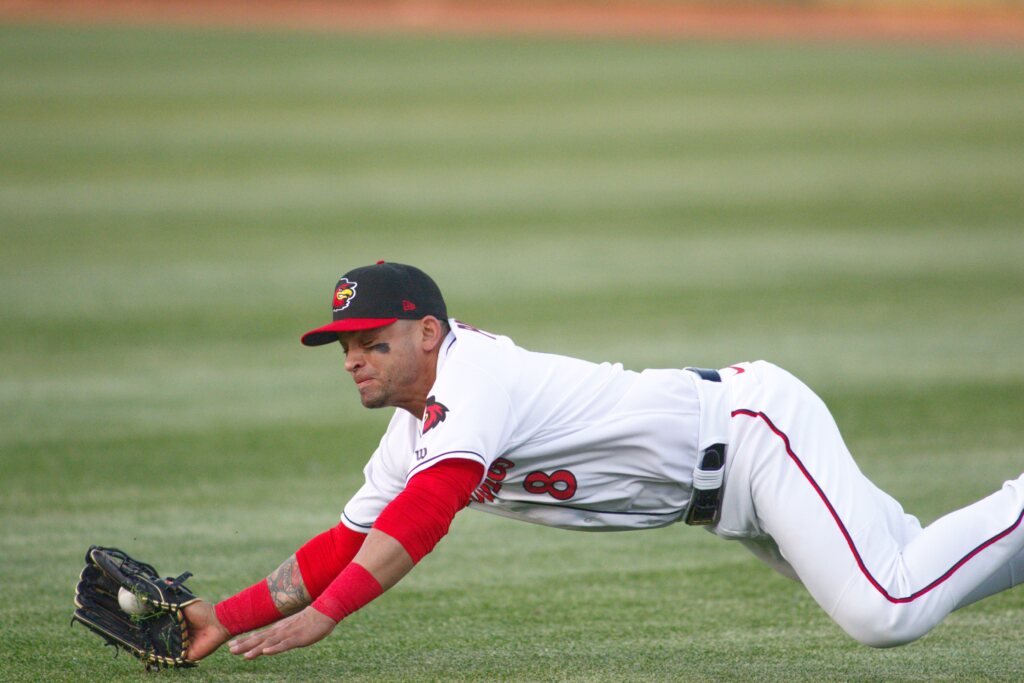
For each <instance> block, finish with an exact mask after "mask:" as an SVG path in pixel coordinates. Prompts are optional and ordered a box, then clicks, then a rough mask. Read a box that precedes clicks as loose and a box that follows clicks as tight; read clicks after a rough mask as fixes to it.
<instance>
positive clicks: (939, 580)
mask: <svg viewBox="0 0 1024 683" xmlns="http://www.w3.org/2000/svg"><path fill="white" fill-rule="evenodd" d="M737 415H744V416H746V417H755V418H760V419H761V420H763V421H764V423H765V424H766V425H768V429H770V430H772V432H774V433H775V435H776V436H778V437H779V438H780V439H782V443H783V445H784V446H785V447H786V453H787V454H788V455H789V458H790V460H792V461H793V462H794V464H796V466H797V467H798V468H800V472H801V473H802V474H803V475H804V478H805V479H807V481H808V483H810V485H811V486H812V487H813V488H814V490H815V492H816V493H817V494H818V497H819V498H821V502H823V503H824V504H825V507H826V508H828V511H829V514H831V515H832V519H833V520H834V521H835V523H836V526H838V527H839V531H840V533H842V534H843V538H845V539H846V544H847V545H848V546H849V547H850V552H851V553H853V559H854V560H856V561H857V566H858V567H859V568H860V571H861V573H862V574H863V575H864V576H865V578H867V580H868V581H869V582H870V583H871V585H872V586H874V587H875V590H877V591H878V592H879V593H881V595H882V597H884V598H885V599H886V600H888V601H889V602H892V603H905V602H913V601H914V600H916V599H918V598H919V597H921V596H922V595H924V594H925V593H928V592H929V591H931V590H932V589H934V588H936V587H937V586H939V585H941V584H942V583H944V582H945V581H946V580H947V579H949V577H951V576H952V575H953V574H955V573H956V571H957V570H958V569H960V567H962V566H964V565H965V564H966V563H967V561H968V560H970V559H971V558H972V557H974V556H975V555H977V554H978V553H980V552H981V551H982V550H984V549H985V548H987V547H989V546H990V545H992V544H993V543H996V542H997V541H999V540H1000V539H1002V538H1005V537H1006V536H1008V535H1009V534H1011V533H1012V532H1013V531H1014V530H1015V529H1016V528H1017V527H1019V526H1020V524H1021V521H1022V520H1024V511H1022V512H1021V513H1020V515H1018V516H1017V521H1015V522H1014V523H1013V524H1011V525H1010V526H1009V527H1008V528H1006V529H1004V530H1003V531H1001V532H999V533H998V534H996V535H995V536H993V537H992V538H990V539H988V540H987V541H985V542H984V543H982V544H981V545H979V546H978V547H976V548H974V549H973V550H971V551H970V552H969V553H967V554H966V555H964V556H963V557H962V558H960V559H959V560H958V561H957V562H956V563H955V564H954V565H953V566H952V567H950V568H949V569H948V570H947V571H946V573H944V574H943V575H942V576H940V577H939V578H937V579H935V580H934V581H932V582H931V583H929V584H928V585H927V586H925V587H924V588H922V589H921V590H919V591H917V592H915V593H912V594H910V595H909V596H907V597H904V598H897V597H893V596H892V595H889V592H888V591H886V590H885V588H883V587H882V585H881V584H880V583H878V581H877V580H876V579H875V577H874V576H872V575H871V572H870V571H868V568H867V566H866V565H865V564H864V560H863V559H862V558H861V556H860V553H859V552H858V551H857V546H856V545H855V544H854V542H853V538H852V537H851V536H850V532H849V531H847V530H846V525H844V524H843V521H842V520H841V519H839V515H838V514H837V513H836V510H835V508H834V507H832V503H831V502H830V501H829V499H828V497H827V496H826V495H825V492H824V491H822V490H821V487H820V486H818V482H816V481H815V480H814V477H812V476H811V474H810V472H808V471H807V468H806V467H804V464H803V462H801V461H800V458H798V457H797V455H796V453H794V452H793V449H792V447H791V445H790V443H789V437H788V436H786V434H785V432H783V431H782V430H781V429H779V428H778V427H776V426H775V424H774V423H773V422H772V421H771V420H770V419H769V418H768V416H767V415H765V414H764V413H761V412H755V411H753V410H743V409H741V410H734V411H732V416H733V417H736V416H737Z"/></svg>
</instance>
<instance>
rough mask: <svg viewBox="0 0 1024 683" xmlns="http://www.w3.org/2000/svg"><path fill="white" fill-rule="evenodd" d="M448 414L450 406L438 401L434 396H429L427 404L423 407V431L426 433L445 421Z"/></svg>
mask: <svg viewBox="0 0 1024 683" xmlns="http://www.w3.org/2000/svg"><path fill="white" fill-rule="evenodd" d="M447 416H448V406H446V405H445V404H443V403H438V402H437V399H435V398H434V397H433V396H428V397H427V406H426V408H424V409H423V433H424V434H426V433H427V432H429V431H430V430H431V429H433V428H434V427H436V426H437V425H439V424H441V423H442V422H444V418H445V417H447Z"/></svg>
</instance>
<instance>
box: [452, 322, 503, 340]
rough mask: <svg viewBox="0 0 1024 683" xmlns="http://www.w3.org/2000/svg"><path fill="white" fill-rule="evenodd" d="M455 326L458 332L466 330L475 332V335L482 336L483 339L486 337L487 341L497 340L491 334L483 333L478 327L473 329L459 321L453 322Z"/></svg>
mask: <svg viewBox="0 0 1024 683" xmlns="http://www.w3.org/2000/svg"><path fill="white" fill-rule="evenodd" d="M455 326H456V327H458V328H459V329H460V330H468V331H470V332H476V333H477V334H482V335H484V336H485V337H487V338H488V339H497V337H495V336H494V335H493V334H489V333H487V332H484V331H483V330H481V329H480V328H479V327H473V326H472V325H470V324H468V323H464V322H462V321H460V320H456V321H455Z"/></svg>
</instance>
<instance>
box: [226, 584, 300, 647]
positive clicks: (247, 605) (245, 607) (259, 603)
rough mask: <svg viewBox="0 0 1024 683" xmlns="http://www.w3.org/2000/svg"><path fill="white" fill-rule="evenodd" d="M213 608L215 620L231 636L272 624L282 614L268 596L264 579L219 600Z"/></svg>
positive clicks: (268, 590) (268, 592) (268, 589)
mask: <svg viewBox="0 0 1024 683" xmlns="http://www.w3.org/2000/svg"><path fill="white" fill-rule="evenodd" d="M214 610H215V611H216V612H217V621H219V622H220V623H221V625H223V626H224V628H226V629H227V630H228V631H230V632H231V635H233V636H237V635H238V634H239V633H246V632H248V631H252V630H254V629H257V628H259V627H261V626H266V625H267V624H272V623H274V622H275V621H277V620H278V619H280V618H281V617H283V616H284V615H283V614H281V611H280V610H279V609H277V605H275V604H274V599H273V598H272V597H270V588H269V587H268V586H267V581H266V579H264V580H263V581H260V582H259V583H255V584H253V585H251V586H249V587H248V588H246V589H245V590H244V591H242V592H241V593H238V594H237V595H235V596H232V597H230V598H228V599H227V600H221V601H220V602H218V603H217V604H216V605H215V606H214Z"/></svg>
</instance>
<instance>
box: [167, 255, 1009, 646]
mask: <svg viewBox="0 0 1024 683" xmlns="http://www.w3.org/2000/svg"><path fill="white" fill-rule="evenodd" d="M332 310H333V320H332V322H330V323H329V324H327V325H324V326H323V327H320V328H317V329H315V330H312V331H311V332H308V333H307V334H306V335H304V336H303V337H302V342H303V343H304V344H306V345H308V346H319V345H322V344H328V343H339V344H340V347H341V350H342V351H343V353H344V357H345V370H346V371H348V373H349V374H350V375H351V376H352V379H353V380H354V382H355V385H356V389H357V390H358V392H359V397H360V399H361V401H362V403H363V405H364V406H366V407H368V408H383V407H392V408H397V410H395V411H394V415H393V417H392V419H391V422H390V424H389V425H388V428H387V431H386V432H385V434H384V436H383V438H382V439H381V441H380V445H379V446H378V447H377V449H376V451H375V452H374V453H373V455H372V457H370V459H369V462H368V463H367V465H366V467H365V469H364V474H365V483H364V484H363V486H362V488H360V489H359V490H358V492H356V494H355V495H354V496H353V497H352V498H351V500H349V501H348V503H347V505H345V507H344V511H343V512H342V514H341V523H340V524H339V525H338V526H336V527H335V528H333V529H330V530H328V531H326V532H324V533H322V534H320V535H319V536H316V537H315V538H313V539H311V540H310V541H309V542H308V543H306V544H305V545H303V546H302V547H301V548H299V550H298V551H297V552H296V553H295V554H294V555H292V556H291V557H290V558H288V559H287V560H285V562H284V563H282V564H281V566H280V567H278V569H277V570H275V571H274V572H273V573H271V574H270V576H268V577H267V578H266V580H261V581H259V582H258V583H256V584H255V585H253V586H251V587H250V588H247V589H245V590H243V591H242V592H241V593H239V594H237V595H235V596H233V597H231V598H228V599H227V600H224V601H222V602H220V603H218V604H217V605H215V606H214V605H211V604H209V603H206V602H198V603H194V604H192V605H190V606H189V607H187V608H186V612H185V613H186V615H187V619H188V621H189V625H190V635H191V638H192V640H191V646H190V649H189V658H190V659H193V660H194V659H200V658H202V657H204V656H206V655H208V654H209V653H211V652H213V651H214V650H215V649H217V647H219V646H220V645H221V644H223V643H224V642H227V641H228V640H231V639H232V638H234V640H231V643H230V649H231V652H232V653H234V654H236V655H244V656H245V657H246V658H250V659H252V658H255V657H259V656H261V655H273V654H278V653H281V652H285V651H287V650H290V649H292V648H296V647H302V646H306V645H310V644H312V643H315V642H317V641H319V640H320V639H322V638H324V637H325V636H326V635H327V634H329V633H330V632H331V631H332V630H333V629H334V627H335V626H336V625H337V624H338V622H340V621H341V620H342V619H344V618H345V617H346V616H347V615H349V614H351V613H353V612H355V611H356V610H358V609H360V608H361V607H363V606H364V605H366V604H367V603H369V602H370V601H371V600H373V599H374V598H376V597H377V596H378V595H380V594H381V593H382V592H384V591H386V590H387V589H388V588H390V587H391V586H393V585H394V584H395V583H397V582H398V581H399V580H400V579H401V578H402V577H403V576H405V574H406V573H407V572H409V571H410V570H411V569H412V568H413V567H414V566H415V565H416V563H417V562H419V561H420V559H421V558H423V556H425V555H426V554H427V553H429V552H430V551H431V550H432V549H433V548H434V546H435V545H436V544H437V542H438V541H439V540H440V539H441V538H442V537H443V536H444V535H445V533H446V532H447V531H448V527H449V524H450V522H451V521H452V518H453V517H454V516H455V514H456V513H457V512H458V511H459V510H461V509H462V508H464V507H467V506H468V507H471V508H476V509H478V510H483V511H485V512H491V513H494V514H498V515H502V516H505V517H511V518H513V519H518V520H523V521H526V522H534V523H537V524H544V525H546V526H555V527H560V528H564V529H577V530H587V531H616V530H629V529H647V528H653V527H661V526H665V525H668V524H674V523H676V522H680V521H683V522H685V523H687V524H690V525H703V526H705V527H706V528H707V529H709V530H710V531H712V532H713V533H714V534H716V535H718V536H720V537H722V538H725V539H736V540H739V541H740V542H741V543H743V544H744V545H745V546H747V547H748V548H749V549H750V550H752V551H753V552H754V553H755V554H756V555H757V556H758V557H759V558H760V559H761V560H763V561H764V562H766V563H767V564H769V565H770V566H771V567H773V568H775V569H776V570H778V571H779V572H781V573H783V574H785V575H786V576H789V577H791V578H793V579H795V580H797V581H800V582H801V583H802V584H803V585H804V586H805V587H806V588H807V590H808V591H809V592H810V594H811V596H812V597H813V598H814V600H815V601H817V603H818V604H819V605H821V607H822V609H824V610H825V611H826V612H827V613H828V614H829V616H831V617H832V618H833V619H834V620H835V622H836V623H837V624H838V625H839V626H840V627H841V628H842V629H843V630H845V631H846V632H847V633H849V634H850V635H851V636H852V637H853V638H855V639H857V640H858V641H860V642H861V643H865V644H867V645H871V646H876V647H888V646H893V645H900V644H903V643H907V642H910V641H912V640H914V639H916V638H919V637H921V636H922V635H924V634H925V633H927V632H928V631H929V630H931V629H932V628H933V627H934V626H935V625H936V624H938V623H939V622H940V621H941V620H942V619H943V618H944V617H945V616H946V615H947V614H949V613H950V612H951V611H953V610H955V609H959V608H960V607H963V606H965V605H968V604H970V603H972V602H974V601H976V600H979V599H981V598H983V597H985V596H988V595H991V594H993V593H997V592H999V591H1002V590H1005V589H1008V588H1010V587H1011V586H1013V585H1014V584H1015V583H1018V582H1019V581H1021V580H1022V577H1024V552H1022V549H1024V529H1022V527H1021V520H1022V516H1024V476H1022V477H1021V478H1018V479H1015V480H1012V481H1008V482H1006V484H1005V485H1004V486H1003V487H1002V489H1000V490H999V491H997V492H996V493H993V494H992V495H990V496H988V497H987V498H985V499H983V500H980V501H978V502H977V503H974V504H973V505H970V506H968V507H966V508H963V509H961V510H957V511H955V512H952V513H950V514H948V515H946V516H945V517H943V518H941V519H939V520H937V521H935V522H934V523H933V524H931V525H929V526H928V527H927V528H922V527H921V525H920V524H919V522H918V521H917V519H916V518H914V517H913V516H911V515H908V514H906V513H904V511H903V509H902V508H901V507H900V504H899V503H898V502H896V501H895V500H894V499H893V498H891V497H890V496H889V495H887V494H886V493H884V492H883V491H881V490H879V489H878V488H877V487H876V486H874V485H873V484H872V483H871V482H870V481H868V479H867V478H865V476H864V475H863V474H862V473H861V472H860V470H859V469H858V468H857V465H856V464H855V463H854V461H853V459H852V458H851V456H850V454H849V452H848V451H847V449H846V447H845V445H844V444H843V440H842V438H841V437H840V434H839V430H838V429H837V427H836V425H835V422H834V421H833V419H832V416H831V415H830V413H829V411H828V409H827V408H826V407H825V405H824V404H823V403H822V401H821V400H820V399H819V398H818V397H817V396H816V395H815V394H814V393H813V392H811V390H810V389H808V388H807V387H806V386H804V385H803V384H802V383H801V382H800V381H799V380H797V379H796V378H794V377H793V376H792V375H790V374H788V373H787V372H785V371H784V370H782V369H780V368H778V367H776V366H774V365H772V364H770V363H767V362H764V361H756V362H750V363H738V364H736V365H732V366H729V367H727V368H724V369H721V370H702V369H695V368H687V369H682V368H679V369H662V370H644V371H643V372H633V371H629V370H625V369H623V367H622V366H621V365H618V364H609V363H603V364H595V363H590V362H586V361H582V360H577V359H574V358H568V357H564V356H557V355H550V354H543V353H535V352H531V351H527V350H525V349H523V348H520V347H518V346H516V345H515V344H514V343H513V342H512V340H510V339H508V338H507V337H503V336H499V335H497V334H493V333H491V332H487V331H484V330H480V329H477V328H475V327H473V326H471V325H468V324H465V323H462V322H459V321H457V320H455V319H449V318H448V314H447V310H446V306H445V302H444V299H443V298H442V295H441V292H440V290H439V289H438V287H437V285H436V284H435V283H434V281H433V280H431V279H430V277H428V276H427V275H426V274H425V273H423V272H422V271H421V270H419V269H417V268H414V267H411V266H407V265H402V264H398V263H384V262H383V261H381V262H378V263H377V264H376V265H371V266H366V267H361V268H356V269H355V270H352V271H350V272H349V273H347V274H346V275H345V276H344V277H342V278H341V279H340V280H339V281H338V283H337V285H336V287H335V289H334V291H333V294H332ZM283 617H287V618H283ZM269 624H273V626H271V627H270V628H268V629H264V630H262V631H258V632H256V633H250V632H251V631H253V630H255V629H258V628H260V627H263V626H267V625H269ZM246 634H248V635H246Z"/></svg>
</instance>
